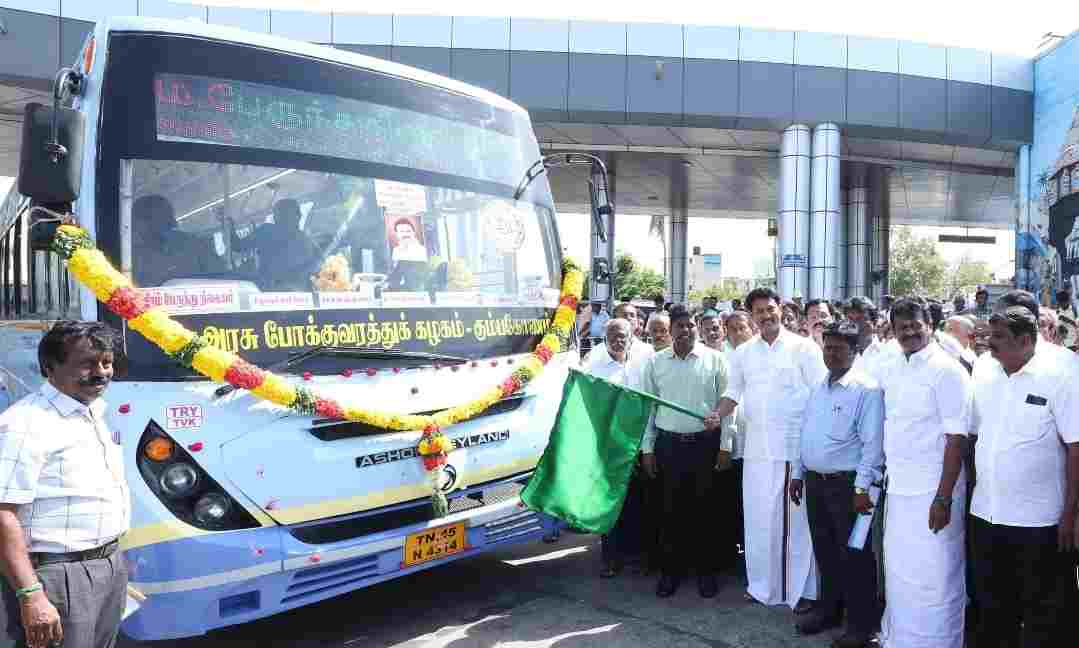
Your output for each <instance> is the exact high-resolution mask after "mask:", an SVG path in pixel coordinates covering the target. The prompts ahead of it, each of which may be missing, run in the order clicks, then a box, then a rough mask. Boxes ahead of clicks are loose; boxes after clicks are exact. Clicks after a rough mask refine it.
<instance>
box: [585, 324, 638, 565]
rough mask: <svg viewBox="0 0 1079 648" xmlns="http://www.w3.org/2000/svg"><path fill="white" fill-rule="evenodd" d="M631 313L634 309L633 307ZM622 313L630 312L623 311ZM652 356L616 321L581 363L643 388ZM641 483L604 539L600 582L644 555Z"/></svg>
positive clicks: (633, 488) (630, 329) (634, 479)
mask: <svg viewBox="0 0 1079 648" xmlns="http://www.w3.org/2000/svg"><path fill="white" fill-rule="evenodd" d="M623 306H625V304H623ZM630 309H633V307H632V306H630ZM615 312H616V313H618V312H619V310H618V309H615ZM621 312H622V313H625V312H626V311H625V310H624V309H623V310H622V311H621ZM633 314H634V315H636V309H633ZM652 353H653V351H652V348H651V347H649V346H648V345H647V344H645V343H644V342H641V341H640V340H637V338H635V337H634V336H633V324H632V323H631V322H630V321H629V320H627V319H622V318H620V317H616V318H615V319H613V320H611V321H610V322H608V323H607V333H606V337H605V339H604V341H603V342H602V343H600V344H599V345H597V346H596V347H595V348H593V349H592V351H591V352H589V354H588V356H587V357H585V359H584V360H582V361H581V370H582V371H583V372H584V373H587V374H590V375H593V376H596V377H598V378H602V379H604V380H607V381H610V382H613V383H615V384H618V385H626V386H627V387H633V388H639V387H640V383H641V375H640V372H641V368H642V366H643V365H644V363H645V361H647V360H648V358H650V357H651V356H652ZM641 481H642V480H641V479H640V476H639V475H638V474H637V471H634V474H633V476H632V477H631V478H630V484H629V489H628V491H627V493H626V499H625V501H624V503H623V504H622V512H621V514H620V515H619V517H618V521H617V522H616V523H615V525H614V528H612V529H611V530H610V531H609V532H608V533H606V534H604V535H603V537H602V544H601V554H602V560H603V568H602V570H601V571H600V578H612V577H614V576H617V575H618V574H619V573H621V571H622V568H623V567H624V566H625V561H626V558H627V557H629V556H632V555H634V554H640V553H641V549H642V547H641V536H642V532H641V523H642V520H641V515H642V511H643V506H642V498H643V497H644V493H642V492H641V491H642V489H643V488H645V487H646V485H645V484H642V483H641Z"/></svg>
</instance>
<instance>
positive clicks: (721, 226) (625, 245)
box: [558, 213, 1015, 281]
mask: <svg viewBox="0 0 1079 648" xmlns="http://www.w3.org/2000/svg"><path fill="white" fill-rule="evenodd" d="M615 219H616V221H615V223H616V224H615V250H616V251H617V252H625V251H629V252H630V253H631V254H632V255H633V257H634V259H636V260H637V261H638V262H640V263H641V264H642V265H645V266H648V267H651V268H653V269H655V270H657V271H660V272H662V271H663V247H662V245H661V243H660V240H659V239H658V238H656V237H650V236H649V235H648V226H649V223H650V221H651V219H650V217H648V216H634V215H626V214H623V215H621V216H619V215H617V214H616V216H615ZM767 228H768V223H767V221H765V220H763V219H761V220H746V219H727V218H691V219H689V242H690V243H689V245H690V249H691V250H692V248H693V246H696V245H699V246H701V253H702V254H716V253H718V254H721V255H722V256H723V266H722V268H723V270H722V274H723V276H724V277H739V278H752V277H753V276H754V263H755V262H759V261H758V260H760V259H762V258H763V259H765V260H766V263H771V258H772V246H773V241H774V239H772V238H769V236H768V232H767ZM914 233H915V236H920V237H929V238H931V239H933V240H936V238H937V236H939V235H940V234H942V233H948V234H964V235H971V236H995V237H996V238H997V242H996V243H995V244H993V245H988V244H979V245H961V244H957V243H937V249H938V250H940V253H941V256H943V257H944V260H945V262H946V263H949V264H952V263H955V262H957V261H959V260H960V259H962V258H963V257H964V256H967V257H969V258H970V259H971V260H973V261H985V262H986V263H988V264H989V268H990V270H991V271H992V272H994V273H995V274H996V278H997V279H998V280H1000V281H1005V280H1007V279H1009V278H1010V277H1011V276H1012V274H1013V273H1014V267H1015V264H1014V259H1015V255H1014V249H1015V247H1014V246H1015V236H1014V234H1013V233H1012V232H1011V231H1010V230H999V229H977V228H970V229H967V228H959V227H928V226H920V227H915V228H914ZM558 234H559V236H560V238H561V239H562V248H563V251H564V253H566V254H568V255H570V256H572V257H573V258H575V259H577V260H578V261H584V260H586V259H588V258H589V250H588V236H589V230H588V216H587V215H585V214H565V213H560V214H558Z"/></svg>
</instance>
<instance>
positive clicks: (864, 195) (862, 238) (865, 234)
mask: <svg viewBox="0 0 1079 648" xmlns="http://www.w3.org/2000/svg"><path fill="white" fill-rule="evenodd" d="M851 171H852V172H851V174H850V183H851V185H850V188H849V189H848V190H847V296H848V297H858V296H861V295H865V294H866V292H867V291H866V289H867V287H868V286H869V218H868V214H869V209H868V207H869V204H868V203H869V188H868V187H867V183H866V170H865V167H864V166H861V165H858V166H856V167H855V168H853V169H852V170H851Z"/></svg>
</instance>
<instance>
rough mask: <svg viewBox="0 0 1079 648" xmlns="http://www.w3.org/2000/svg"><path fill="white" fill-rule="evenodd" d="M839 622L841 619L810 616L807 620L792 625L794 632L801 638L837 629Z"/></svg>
mask: <svg viewBox="0 0 1079 648" xmlns="http://www.w3.org/2000/svg"><path fill="white" fill-rule="evenodd" d="M841 621H842V619H839V618H836V617H826V616H819V615H812V616H810V617H808V618H807V619H805V620H803V621H799V622H798V623H796V624H794V631H795V632H796V633H797V634H799V635H803V636H809V635H815V634H820V633H822V632H824V631H825V630H831V629H832V628H838V627H839V624H840V622H841Z"/></svg>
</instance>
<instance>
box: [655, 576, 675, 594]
mask: <svg viewBox="0 0 1079 648" xmlns="http://www.w3.org/2000/svg"><path fill="white" fill-rule="evenodd" d="M677 591H678V579H677V578H675V577H674V576H672V575H670V574H663V575H662V576H660V577H659V583H658V584H657V585H656V596H658V597H659V598H667V597H669V596H670V595H672V594H674V593H675V592H677Z"/></svg>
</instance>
